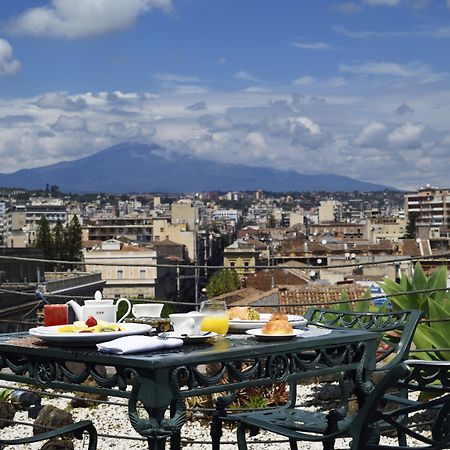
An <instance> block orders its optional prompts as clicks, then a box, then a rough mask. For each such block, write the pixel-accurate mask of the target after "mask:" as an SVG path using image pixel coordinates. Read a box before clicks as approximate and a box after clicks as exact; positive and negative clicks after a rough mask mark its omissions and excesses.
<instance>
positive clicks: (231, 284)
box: [206, 269, 241, 298]
mask: <svg viewBox="0 0 450 450" xmlns="http://www.w3.org/2000/svg"><path fill="white" fill-rule="evenodd" d="M240 286H241V283H240V281H239V276H238V274H237V273H236V271H234V270H230V269H225V270H221V271H220V272H216V273H215V274H214V275H213V276H212V277H211V279H210V280H209V282H208V285H207V286H206V290H207V292H208V297H209V298H212V297H217V296H218V295H221V294H226V293H227V292H233V291H235V290H236V289H239V288H240Z"/></svg>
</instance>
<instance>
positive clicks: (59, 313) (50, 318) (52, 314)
mask: <svg viewBox="0 0 450 450" xmlns="http://www.w3.org/2000/svg"><path fill="white" fill-rule="evenodd" d="M68 319H69V311H68V306H67V305H44V326H45V327H51V326H53V325H67V324H68V323H69V322H68Z"/></svg>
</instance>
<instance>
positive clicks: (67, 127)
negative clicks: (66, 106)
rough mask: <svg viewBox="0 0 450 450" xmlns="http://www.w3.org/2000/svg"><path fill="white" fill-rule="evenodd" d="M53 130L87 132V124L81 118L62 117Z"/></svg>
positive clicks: (53, 126)
mask: <svg viewBox="0 0 450 450" xmlns="http://www.w3.org/2000/svg"><path fill="white" fill-rule="evenodd" d="M51 128H52V130H55V131H86V130H87V122H86V119H83V118H82V117H80V116H66V115H61V116H59V117H58V120H57V121H56V122H55V123H54V124H53V125H52V126H51Z"/></svg>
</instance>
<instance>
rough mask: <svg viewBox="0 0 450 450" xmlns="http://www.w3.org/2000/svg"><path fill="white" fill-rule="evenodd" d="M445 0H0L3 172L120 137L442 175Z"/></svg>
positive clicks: (192, 149)
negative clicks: (0, 0)
mask: <svg viewBox="0 0 450 450" xmlns="http://www.w3.org/2000/svg"><path fill="white" fill-rule="evenodd" d="M449 44H450V0H354V1H343V0H330V1H326V0H315V1H313V0H283V1H279V0H77V1H75V0H40V1H38V0H33V1H27V0H22V1H15V0H3V1H2V2H1V3H0V156H1V158H2V162H3V168H2V171H3V172H12V171H15V170H18V169H21V168H28V167H37V166H42V165H47V164H51V163H54V162H58V161H61V160H69V159H75V158H79V157H82V156H87V155H89V154H92V153H94V152H96V151H99V150H101V149H103V148H106V147H108V146H111V145H115V144H117V143H119V142H123V141H138V142H148V143H150V142H155V143H158V144H160V145H162V146H164V147H165V148H167V151H168V152H169V151H178V152H182V153H191V154H195V155H197V156H200V157H202V158H205V159H213V160H219V161H228V162H236V163H242V164H247V165H261V166H272V167H277V168H289V169H294V170H297V171H299V172H302V173H309V174H322V173H337V174H340V175H348V176H351V177H355V178H358V179H363V180H366V181H372V182H379V183H383V184H388V185H391V186H395V187H398V188H404V189H416V188H417V187H419V186H420V185H423V184H425V183H430V184H433V185H439V186H442V187H449V186H448V167H449V159H450V119H449V117H450V85H449V81H450V67H449V65H450V58H449V57H448V53H449V50H448V49H449V47H450V46H449Z"/></svg>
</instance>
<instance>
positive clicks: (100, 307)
mask: <svg viewBox="0 0 450 450" xmlns="http://www.w3.org/2000/svg"><path fill="white" fill-rule="evenodd" d="M122 302H125V303H126V304H127V305H128V308H127V311H126V313H125V314H124V315H123V316H122V317H121V318H120V319H119V320H117V310H118V306H119V304H120V303H122ZM67 304H68V305H69V306H70V307H72V309H73V311H74V312H75V316H76V318H77V320H83V321H85V320H86V319H87V318H88V317H89V316H93V317H95V318H96V319H97V320H103V321H105V322H109V323H116V322H122V320H124V319H125V318H126V317H128V315H129V314H130V312H131V303H130V301H129V300H128V299H127V298H124V297H122V298H119V300H117V303H116V304H114V300H112V299H102V293H101V292H100V291H96V292H95V295H94V300H85V302H84V306H80V305H79V304H78V303H77V302H76V301H75V300H69V301H68V302H67Z"/></svg>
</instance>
